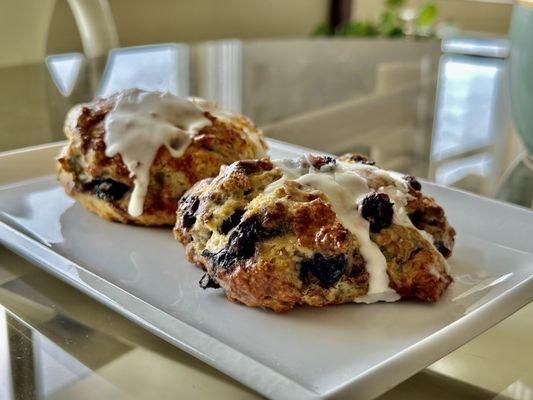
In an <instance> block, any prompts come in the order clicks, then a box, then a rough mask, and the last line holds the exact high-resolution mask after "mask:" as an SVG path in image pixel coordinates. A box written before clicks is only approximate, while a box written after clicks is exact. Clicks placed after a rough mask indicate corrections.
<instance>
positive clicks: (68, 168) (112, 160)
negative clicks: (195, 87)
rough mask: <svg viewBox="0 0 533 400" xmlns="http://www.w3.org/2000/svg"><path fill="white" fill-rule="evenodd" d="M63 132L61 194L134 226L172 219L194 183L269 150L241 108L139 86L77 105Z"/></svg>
mask: <svg viewBox="0 0 533 400" xmlns="http://www.w3.org/2000/svg"><path fill="white" fill-rule="evenodd" d="M64 131H65V135H66V136H67V138H68V145H67V146H66V147H65V148H64V149H63V151H62V153H61V155H60V156H59V158H58V177H59V180H60V182H61V183H62V184H63V185H64V186H65V188H66V192H67V193H68V194H69V195H71V196H72V197H74V198H75V199H76V200H78V201H79V202H80V203H81V204H82V205H83V206H84V207H85V208H86V209H88V210H90V211H92V212H94V213H96V214H98V215H100V216H101V217H103V218H105V219H108V220H112V221H118V222H122V223H133V224H138V225H174V223H175V221H176V207H177V202H178V199H179V198H180V197H181V196H182V195H183V193H184V192H185V191H186V190H187V189H189V188H190V187H191V186H192V185H193V184H194V183H196V182H197V181H199V180H202V179H204V178H206V177H212V176H216V175H217V174H218V172H219V169H220V166H221V165H224V164H231V163H232V162H234V161H236V160H240V159H248V158H256V157H261V156H263V155H264V154H265V152H266V150H267V145H266V143H265V141H264V139H263V135H262V133H261V131H260V130H259V129H257V128H256V127H255V126H254V125H253V123H252V122H251V121H250V120H249V119H248V118H246V117H245V116H243V115H241V114H237V113H230V112H226V111H222V110H219V109H217V107H216V106H215V105H213V104H212V103H209V102H206V101H204V100H201V99H195V98H180V97H177V96H174V95H172V94H170V93H160V92H145V91H141V90H138V89H131V90H127V91H124V92H120V93H117V94H115V95H113V96H111V97H109V98H104V99H97V100H94V101H93V102H90V103H86V104H80V105H78V106H75V107H74V108H73V109H72V110H70V112H69V113H68V115H67V118H66V121H65V125H64Z"/></svg>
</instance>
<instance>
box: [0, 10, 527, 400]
mask: <svg viewBox="0 0 533 400" xmlns="http://www.w3.org/2000/svg"><path fill="white" fill-rule="evenodd" d="M524 1H525V0H524ZM515 7H516V6H515ZM512 10H513V3H512V1H510V0H485V1H483V0H479V1H477V0H435V1H425V0H421V1H407V0H224V1H221V0H194V1H186V0H153V1H146V0H144V1H142V0H1V1H0V37H1V38H2V39H1V40H0V88H1V91H0V152H2V151H9V150H13V149H17V148H21V147H26V146H33V145H38V144H42V143H49V142H53V141H59V140H63V139H64V135H63V132H62V125H63V120H64V117H65V113H66V112H67V111H68V109H69V108H70V107H72V106H73V105H74V104H77V103H79V102H85V101H89V100H91V99H93V98H94V97H98V96H107V95H109V94H111V93H113V92H115V91H117V90H121V89H125V88H130V87H139V88H141V89H147V90H167V91H170V92H172V93H175V94H178V95H182V96H189V95H194V96H201V97H205V98H207V99H210V100H215V101H217V102H218V103H219V104H220V106H221V107H223V108H227V109H230V110H233V111H241V112H243V113H245V114H246V115H248V116H249V117H250V118H252V119H253V120H254V121H255V122H256V124H257V125H259V126H260V127H261V128H262V129H263V130H264V132H265V134H266V135H267V136H268V137H270V138H273V139H278V140H283V141H286V142H290V143H295V144H298V145H301V146H306V147H309V148H312V149H316V150H321V151H325V152H331V153H342V152H346V151H358V152H361V153H363V154H366V155H369V156H370V157H372V158H373V159H375V160H376V161H377V162H378V164H379V165H381V166H383V167H386V168H390V169H396V170H399V171H402V172H404V173H410V174H414V175H417V176H420V177H424V178H428V179H431V180H434V181H436V182H439V183H441V184H445V185H452V186H456V187H460V188H463V189H466V190H470V191H474V192H476V193H480V194H483V195H486V196H491V197H498V198H500V199H504V200H508V201H512V202H514V203H516V204H520V205H523V206H526V207H530V206H531V205H532V203H531V201H532V197H533V196H532V193H533V178H532V176H533V172H531V171H532V170H533V161H532V160H533V158H531V156H530V158H528V157H527V156H525V151H524V146H523V144H522V143H527V141H525V140H523V141H521V140H520V139H519V136H518V135H517V132H516V129H515V127H514V124H513V120H512V118H511V116H510V115H511V113H510V109H509V108H510V107H509V95H508V92H509V84H508V70H509V66H510V65H511V64H510V59H509V55H510V42H509V39H508V31H509V29H510V24H511V14H512V12H513V11H512ZM527 12H530V13H531V18H530V19H529V21H530V22H531V23H530V27H531V29H532V30H533V9H532V11H527ZM516 26H517V28H516V32H517V35H518V36H519V34H520V33H521V32H525V34H527V30H526V29H521V28H520V26H519V25H516ZM522 27H525V25H523V26H522ZM525 34H524V35H525ZM524 35H523V40H522V42H523V43H524V46H526V47H527V46H528V43H531V42H528V40H530V39H529V38H531V35H530V36H529V38H528V36H527V35H525V36H524ZM530 47H531V46H530ZM524 65H526V67H527V68H529V71H531V68H530V67H528V65H529V64H524ZM530 65H533V55H532V56H531V64H530ZM527 68H526V74H524V77H528V76H529V77H531V78H532V79H530V80H529V82H530V86H529V87H533V73H528V72H527V71H528V70H527ZM515 82H516V84H517V85H518V86H525V84H524V82H525V80H524V79H522V77H521V76H517V78H516V80H515ZM529 93H530V94H531V93H533V91H531V90H530V91H529ZM532 101H533V97H532ZM531 104H533V103H531V102H529V103H528V102H523V110H524V112H525V113H526V114H531V113H530V112H529V110H530V109H531ZM528 107H529V108H528ZM521 132H522V137H524V132H525V131H524V130H522V131H521ZM529 132H530V133H529V138H530V141H529V143H530V154H532V150H531V147H532V145H531V143H533V137H532V136H533V135H531V133H533V130H529ZM528 160H529V161H528ZM528 163H529V164H528ZM1 173H2V171H0V174H1ZM44 206H45V205H44ZM0 286H1V287H0V303H1V304H2V306H0V354H4V355H8V356H6V357H0V399H3V398H17V399H19V398H23V399H34V398H46V399H57V400H59V399H71V398H90V397H91V395H92V397H91V398H117V399H131V398H175V397H179V394H180V393H182V392H183V391H184V390H189V389H190V390H191V391H192V392H193V393H197V394H198V397H199V398H200V397H215V396H216V397H217V398H228V399H230V398H231V399H234V398H254V397H255V395H254V394H253V393H251V392H249V391H247V389H245V388H243V387H241V386H238V385H237V384H236V383H234V382H233V383H232V382H231V381H229V380H228V378H225V377H223V376H222V374H221V373H219V372H217V371H215V370H214V369H212V368H210V367H208V366H207V365H206V364H204V363H202V362H200V361H197V360H195V359H194V358H193V357H191V356H188V355H187V354H185V353H183V352H181V351H180V350H177V349H176V348H174V347H172V346H171V345H169V344H167V343H165V342H163V341H162V340H159V339H157V338H156V337H155V336H153V335H151V334H149V333H147V332H145V331H143V329H142V328H140V327H137V326H136V325H134V324H132V323H130V322H128V321H126V320H125V319H124V318H122V317H120V316H119V315H118V314H116V313H114V312H112V311H110V310H109V309H107V308H105V307H104V306H102V305H99V304H98V303H96V302H95V301H93V300H90V299H88V298H87V297H86V296H85V295H83V294H81V293H79V292H78V291H76V290H75V289H73V288H71V287H69V286H67V285H65V284H63V283H61V282H59V281H58V280H57V279H55V278H53V277H51V276H50V275H48V274H47V273H45V272H42V271H40V270H37V269H35V268H34V267H32V266H31V265H30V264H29V263H25V262H23V261H21V260H20V259H19V258H18V257H16V256H15V255H13V254H12V253H10V252H8V251H7V250H6V249H4V248H0ZM532 321H533V319H532V318H531V307H529V308H528V309H524V310H522V311H521V312H519V313H517V314H516V315H515V316H514V317H512V318H508V319H507V320H506V321H504V322H503V323H502V324H499V325H498V326H497V327H495V328H493V329H491V330H489V331H488V332H486V333H485V334H483V335H482V336H480V337H479V338H478V339H476V340H475V341H473V342H471V343H469V344H467V345H465V346H463V347H461V348H460V349H459V350H457V351H455V352H454V353H451V354H450V355H448V356H447V357H444V358H443V359H442V360H440V361H438V362H437V363H435V364H434V365H433V366H431V367H429V369H427V370H424V371H423V372H421V373H420V374H417V375H416V376H414V377H412V378H411V379H409V380H408V381H406V382H405V383H404V384H402V385H400V386H398V387H397V388H395V389H393V390H392V391H391V392H389V393H388V394H385V395H384V396H383V397H382V399H395V398H415V397H416V398H433V399H456V398H461V399H494V398H497V399H508V398H512V399H532V398H533V394H532V393H533V389H532V388H533V383H532V377H531V373H530V371H531V368H530V366H531V354H530V353H531V351H529V352H528V351H524V349H526V350H527V349H530V348H531V346H530V341H531V338H530V336H531V335H530V334H529V333H530V332H531V326H532V325H531V324H532ZM147 366H149V368H147ZM1 382H8V384H6V385H2V384H1ZM146 382H149V384H148V385H147V384H146ZM228 382H229V383H228ZM498 393H499V394H498ZM222 394H224V395H222Z"/></svg>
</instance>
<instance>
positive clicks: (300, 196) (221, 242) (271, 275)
mask: <svg viewBox="0 0 533 400" xmlns="http://www.w3.org/2000/svg"><path fill="white" fill-rule="evenodd" d="M339 159H343V160H344V161H347V162H360V160H356V161H352V160H351V159H350V158H349V156H345V157H344V158H342V157H341V158H339ZM281 176H282V172H281V170H280V169H279V168H276V167H275V166H274V165H273V164H272V162H271V161H269V160H268V159H260V160H246V161H240V162H236V163H234V164H232V165H230V166H227V167H223V168H222V170H221V172H220V174H219V175H218V176H217V177H216V178H214V179H206V180H204V181H201V182H198V183H197V184H196V185H195V186H194V187H192V188H191V189H190V190H189V191H188V192H187V193H186V195H185V196H184V197H183V198H182V199H181V201H180V205H179V207H178V211H177V220H176V226H175V229H174V234H175V237H176V239H177V240H178V241H180V242H181V243H182V244H183V245H184V246H185V249H186V255H187V258H188V260H189V261H191V262H193V263H195V264H196V265H198V266H199V267H201V268H202V269H204V270H205V271H206V275H205V276H204V277H203V278H202V282H201V284H202V286H203V287H204V288H205V287H218V286H220V287H222V288H223V289H224V291H225V293H226V295H227V297H228V298H229V299H230V300H232V301H238V302H240V303H243V304H245V305H248V306H255V307H263V308H269V309H272V310H274V311H277V312H284V311H288V310H290V309H291V308H293V307H294V306H296V305H310V306H318V307H321V306H326V305H331V304H341V303H347V302H353V301H354V300H356V299H357V298H360V297H362V296H364V295H365V294H366V293H367V291H368V286H369V275H368V272H367V270H366V268H365V260H364V258H363V257H362V256H361V254H360V252H359V248H360V246H359V243H358V241H357V238H356V237H355V236H354V235H353V234H352V233H351V232H350V231H349V230H347V229H346V228H345V227H344V226H343V225H342V224H341V223H340V221H339V220H338V218H337V216H336V214H335V212H334V211H333V209H332V206H331V204H330V202H329V200H328V197H327V195H325V194H324V193H322V192H320V191H318V190H316V189H313V188H312V187H310V186H307V185H302V184H300V183H298V182H295V181H290V180H289V181H285V183H284V185H283V186H282V187H280V188H278V189H276V190H274V191H273V192H269V193H265V191H264V189H265V187H267V186H268V185H269V184H271V183H273V182H274V181H277V180H278V179H280V178H281ZM369 184H370V185H371V187H373V188H374V189H377V188H378V187H379V186H382V185H383V184H384V182H380V181H373V182H372V181H370V182H369ZM411 194H412V200H411V201H410V202H409V204H408V205H407V207H406V208H407V209H408V210H409V215H410V216H411V215H415V214H416V217H417V223H418V226H417V228H418V229H424V227H425V226H431V231H432V232H431V234H432V235H433V237H434V238H435V243H434V245H433V244H432V243H429V242H428V241H427V240H426V237H425V236H423V235H422V233H421V232H420V231H419V230H418V229H416V228H415V227H414V226H411V227H409V226H403V225H398V224H395V223H392V224H390V226H388V227H386V228H384V229H381V230H380V231H379V232H377V233H372V234H371V239H372V241H373V242H374V243H376V244H377V245H378V246H379V248H380V250H381V251H382V253H383V254H384V256H385V258H386V261H387V273H388V276H389V280H390V286H391V287H392V288H393V289H395V290H396V291H397V292H398V293H399V294H400V295H401V296H402V297H405V298H416V299H420V300H423V301H436V300H437V299H438V298H439V297H440V296H441V295H442V293H443V292H444V291H445V289H446V288H447V287H448V285H449V284H450V283H451V281H452V279H451V277H450V275H449V274H448V272H447V266H446V261H445V257H444V256H446V257H448V256H449V255H450V254H451V250H452V248H453V237H454V235H455V232H454V230H453V228H452V227H451V226H450V225H449V224H448V222H447V221H446V218H445V216H444V212H443V211H442V208H440V206H438V205H437V204H436V203H435V201H434V200H433V199H432V198H430V197H426V196H424V195H423V194H422V193H421V192H420V191H419V190H414V189H412V190H411ZM438 245H440V246H441V247H442V249H446V251H444V250H443V252H441V253H442V254H441V253H439V251H437V249H436V246H438Z"/></svg>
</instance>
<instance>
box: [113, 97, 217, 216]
mask: <svg viewBox="0 0 533 400" xmlns="http://www.w3.org/2000/svg"><path fill="white" fill-rule="evenodd" d="M104 125H105V126H104V127H105V136H104V141H105V143H106V151H105V154H106V156H107V157H113V156H114V155H115V154H120V155H121V157H122V160H123V161H124V164H125V165H126V167H127V168H128V170H129V171H130V176H131V177H132V178H133V184H134V186H133V192H132V194H131V197H130V202H129V205H128V213H129V214H130V215H132V216H134V217H138V216H140V215H141V214H142V213H143V208H144V199H145V197H146V192H147V190H148V183H149V180H150V167H151V166H152V163H153V161H154V158H155V156H156V154H157V151H158V150H159V148H160V147H161V146H165V147H166V148H167V149H168V151H169V152H170V154H171V155H172V156H173V157H181V156H182V155H183V154H184V153H185V151H186V150H187V148H188V147H189V145H190V143H191V140H192V138H193V137H194V136H195V135H196V134H197V133H198V132H199V131H200V130H201V129H202V128H204V127H206V126H209V125H211V121H210V120H209V119H208V118H206V117H205V115H204V111H203V110H202V109H201V108H200V107H198V106H197V105H196V104H194V103H193V102H191V101H190V100H187V99H184V98H180V97H177V96H174V95H173V94H170V93H160V92H144V91H141V90H138V89H131V90H127V91H125V92H122V93H121V94H119V95H118V98H117V101H116V104H115V107H114V108H113V110H112V111H111V112H110V113H109V114H107V116H106V118H105V121H104Z"/></svg>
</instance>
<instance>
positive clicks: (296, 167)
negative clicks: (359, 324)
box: [265, 158, 411, 303]
mask: <svg viewBox="0 0 533 400" xmlns="http://www.w3.org/2000/svg"><path fill="white" fill-rule="evenodd" d="M274 164H275V165H276V166H277V167H278V168H280V169H281V170H282V172H283V178H282V179H280V180H278V181H276V182H273V183H272V184H271V185H269V186H268V187H267V188H266V189H265V192H266V193H271V192H273V191H274V190H276V189H277V188H279V187H281V186H283V183H284V181H285V180H295V181H297V182H299V183H302V184H306V185H309V186H311V187H313V188H315V189H317V190H320V191H321V192H323V193H325V194H326V195H327V197H328V200H329V201H330V203H331V206H332V208H333V211H335V213H336V215H337V218H338V219H339V221H340V222H341V223H342V224H343V225H344V227H345V228H346V229H348V230H349V231H350V232H351V233H352V234H353V235H354V236H355V237H356V238H357V240H358V242H359V246H360V247H359V251H360V253H361V255H362V256H363V258H364V259H365V261H366V269H367V271H368V274H369V288H368V293H367V294H366V295H365V296H363V297H360V298H358V299H356V300H355V301H356V302H364V303H373V302H376V301H396V300H398V299H399V298H400V296H399V295H398V294H397V293H396V291H394V289H392V288H390V287H389V277H388V274H387V262H386V259H385V256H384V255H383V253H382V252H381V250H380V249H379V247H378V246H377V245H376V244H375V243H374V242H372V240H371V239H370V229H369V223H368V221H366V220H365V219H364V218H363V217H362V216H361V214H360V212H359V210H358V204H359V203H360V202H361V201H362V199H363V198H364V197H365V196H366V195H367V194H368V193H370V192H371V190H370V188H369V186H368V183H367V180H368V179H371V178H380V177H381V178H386V180H387V181H388V182H392V184H391V185H388V186H386V187H383V188H380V191H383V192H384V193H387V194H389V196H390V198H391V200H392V201H393V202H394V203H395V204H394V206H393V207H394V218H395V222H396V223H400V224H402V225H404V224H409V225H411V223H410V221H409V218H408V216H407V215H406V214H405V210H402V208H403V207H404V206H405V204H406V203H407V198H408V196H409V194H408V193H407V192H406V190H407V187H406V186H405V183H404V182H403V180H402V179H401V176H400V177H398V176H393V175H392V174H390V173H388V171H382V170H380V169H378V168H376V167H373V166H370V165H365V164H353V163H345V162H337V164H336V165H334V166H333V165H330V164H326V165H324V166H322V167H321V168H320V169H319V170H318V169H316V168H313V167H310V166H309V167H306V165H309V164H308V163H306V159H305V158H302V159H300V160H297V161H292V160H280V161H274ZM402 189H403V190H402ZM402 213H403V214H402ZM404 214H405V215H404ZM406 219H407V221H406Z"/></svg>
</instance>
